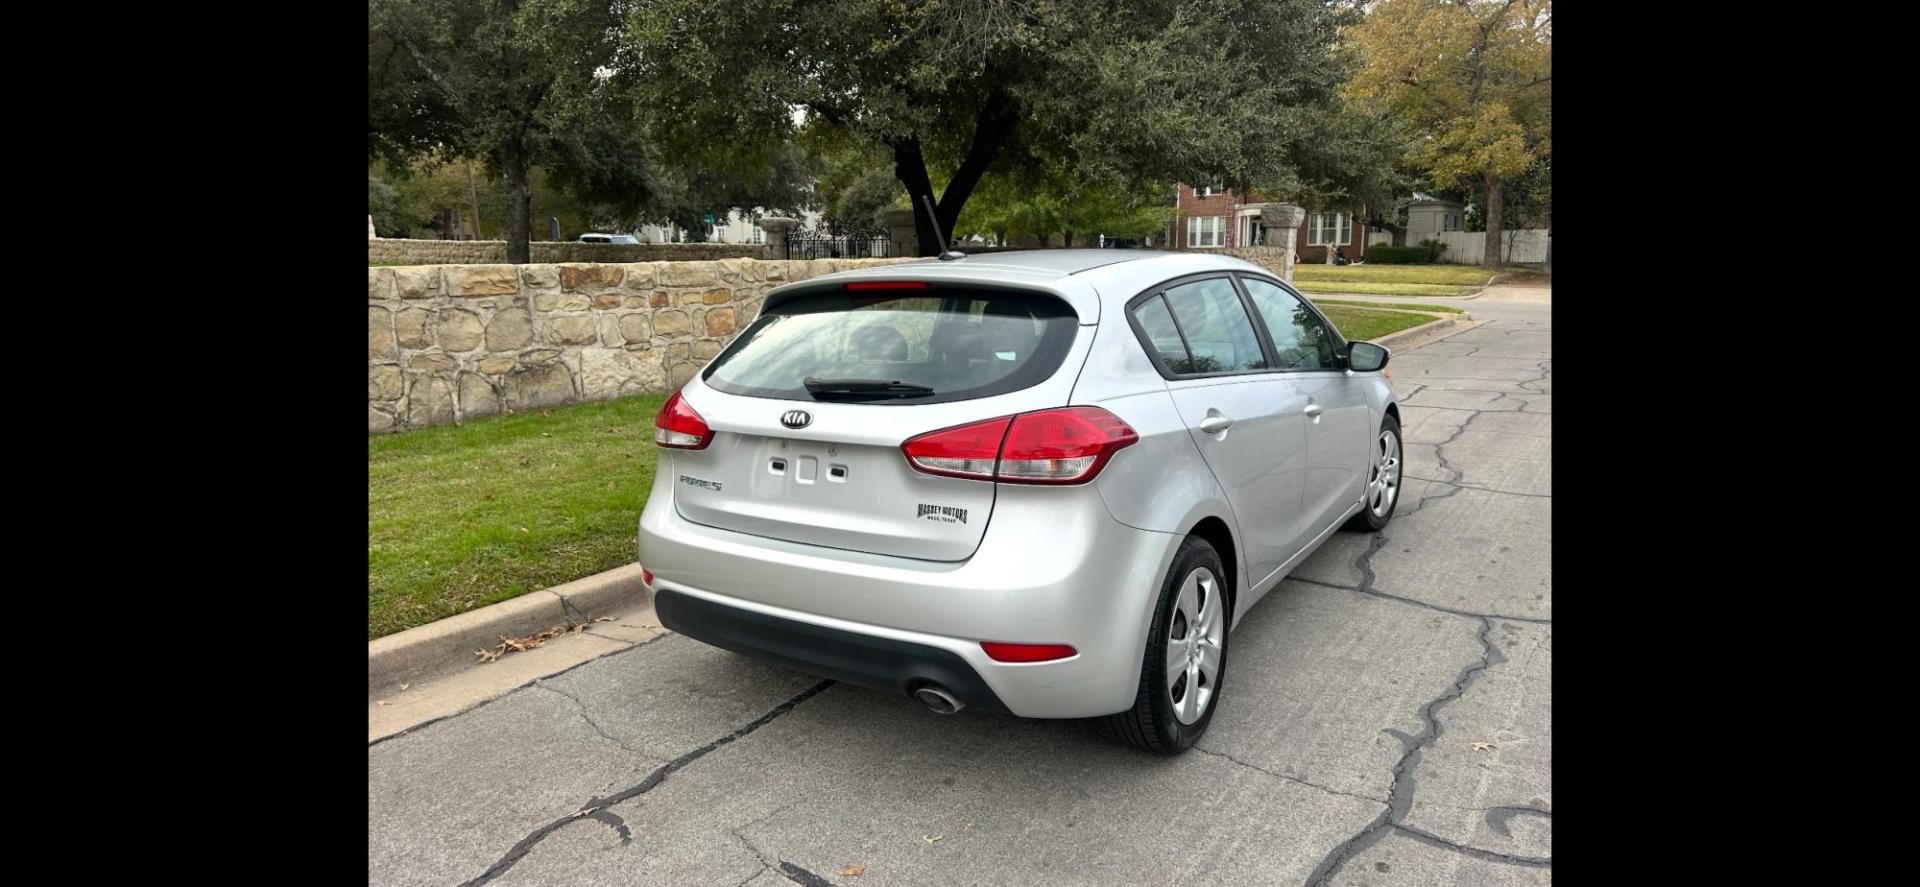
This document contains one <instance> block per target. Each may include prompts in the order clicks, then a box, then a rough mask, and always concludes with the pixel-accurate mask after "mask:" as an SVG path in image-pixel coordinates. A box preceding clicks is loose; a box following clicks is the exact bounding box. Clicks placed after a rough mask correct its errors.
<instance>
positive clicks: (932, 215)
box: [920, 194, 967, 262]
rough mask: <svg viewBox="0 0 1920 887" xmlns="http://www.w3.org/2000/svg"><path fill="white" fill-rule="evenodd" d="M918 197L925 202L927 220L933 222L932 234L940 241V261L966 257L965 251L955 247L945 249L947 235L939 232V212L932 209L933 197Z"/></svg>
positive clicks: (924, 195)
mask: <svg viewBox="0 0 1920 887" xmlns="http://www.w3.org/2000/svg"><path fill="white" fill-rule="evenodd" d="M920 199H921V200H922V201H923V202H925V204H926V207H927V220H928V221H930V222H932V223H933V236H934V238H935V239H937V240H939V241H940V261H942V262H951V261H953V260H954V259H964V258H966V257H967V254H966V253H963V252H961V251H959V250H957V249H947V236H946V235H945V234H942V233H940V214H939V213H936V212H934V211H933V198H932V197H931V196H929V195H926V194H922V195H920Z"/></svg>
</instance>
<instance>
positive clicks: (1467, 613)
mask: <svg viewBox="0 0 1920 887" xmlns="http://www.w3.org/2000/svg"><path fill="white" fill-rule="evenodd" d="M1286 581H1288V582H1303V583H1306V584H1307V585H1318V586H1320V587H1321V588H1335V589H1339V590H1340V591H1352V592H1358V593H1360V594H1365V595H1372V596H1373V597H1377V598H1385V599H1387V600H1390V601H1398V602H1400V603H1403V604H1412V605H1413V606H1416V607H1424V608H1426V609H1428V610H1432V611H1434V612H1436V613H1445V614H1447V615H1449V616H1462V617H1465V618H1468V619H1498V620H1500V621H1502V622H1525V623H1527V624H1529V625H1552V624H1553V620H1552V619H1539V618H1536V617H1533V616H1507V615H1504V614H1501V613H1475V612H1473V611H1472V610H1456V609H1454V608H1452V607H1443V606H1441V605H1439V604H1429V603H1427V602H1426V601H1422V600H1415V599H1413V598H1410V597H1401V596H1400V595H1397V594H1389V593H1387V592H1384V591H1381V590H1379V589H1377V588H1360V587H1357V586H1353V585H1339V584H1335V583H1332V582H1322V581H1320V580H1319V579H1308V578H1306V577H1303V576H1288V577H1287V580H1286Z"/></svg>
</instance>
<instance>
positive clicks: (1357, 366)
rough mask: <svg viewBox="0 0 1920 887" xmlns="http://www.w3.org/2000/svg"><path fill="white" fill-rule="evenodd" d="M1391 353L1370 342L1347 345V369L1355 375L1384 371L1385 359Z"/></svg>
mask: <svg viewBox="0 0 1920 887" xmlns="http://www.w3.org/2000/svg"><path fill="white" fill-rule="evenodd" d="M1390 356H1392V352H1390V351H1388V350H1387V349H1386V348H1384V347H1382V346H1380V345H1375V344H1373V343H1372V342H1349V343H1347V368H1348V369H1351V370H1353V371H1354V372H1356V373H1371V372H1374V371H1375V370H1382V369H1386V366H1387V358H1388V357H1390Z"/></svg>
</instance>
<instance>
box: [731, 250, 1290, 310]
mask: <svg viewBox="0 0 1920 887" xmlns="http://www.w3.org/2000/svg"><path fill="white" fill-rule="evenodd" d="M1206 271H1252V272H1257V273H1260V274H1269V272H1268V271H1267V270H1266V269H1265V268H1262V267H1260V266H1259V265H1255V264H1254V263H1252V262H1249V261H1246V260H1244V259H1239V258H1235V257H1233V256H1228V255H1222V254H1220V253H1215V252H1202V251H1199V250H1183V251H1167V250H1142V249H1044V250H1016V251H1011V252H997V253H982V254H980V255H972V256H967V257H965V258H960V259H951V260H943V259H927V260H925V261H920V262H901V263H899V264H894V265H876V266H872V267H868V268H858V269H855V270H852V271H841V272H837V273H834V274H825V275H821V276H819V277H813V278H808V279H807V280H803V281H797V282H794V283H790V284H787V285H785V286H782V287H778V288H776V289H774V290H773V291H772V292H769V293H768V294H767V298H768V301H779V300H780V299H781V298H782V297H784V296H787V295H788V294H797V293H799V292H803V291H811V290H814V289H819V288H831V287H833V286H836V285H838V284H841V283H845V282H847V281H857V280H871V279H876V278H878V279H886V280H925V281H929V282H940V281H949V282H953V283H961V282H967V283H981V284H990V285H997V286H1010V287H1014V288H1017V289H1036V290H1042V291H1045V292H1050V293H1053V294H1055V295H1058V296H1060V297H1062V298H1064V299H1066V300H1067V302H1068V303H1069V304H1071V305H1072V306H1073V308H1074V312H1075V313H1076V314H1079V315H1080V317H1081V319H1082V320H1083V321H1084V322H1087V323H1097V322H1099V318H1100V315H1101V313H1102V311H1101V308H1102V303H1104V302H1115V303H1116V305H1115V308H1116V310H1117V308H1118V305H1119V304H1123V303H1125V302H1126V300H1128V299H1131V298H1133V297H1134V296H1136V295H1138V294H1139V293H1140V292H1141V290H1143V289H1146V288H1148V287H1151V286H1153V285H1155V284H1157V283H1161V282H1163V281H1167V280H1171V279H1173V278H1176V277H1183V276H1185V275H1188V274H1199V273H1202V272H1206Z"/></svg>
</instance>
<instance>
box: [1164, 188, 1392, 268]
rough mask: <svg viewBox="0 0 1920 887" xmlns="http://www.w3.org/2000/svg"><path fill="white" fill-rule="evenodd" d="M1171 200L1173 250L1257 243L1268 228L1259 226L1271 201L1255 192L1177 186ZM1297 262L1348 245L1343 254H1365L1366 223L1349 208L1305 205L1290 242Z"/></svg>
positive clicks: (1356, 257) (1316, 259) (1322, 257)
mask: <svg viewBox="0 0 1920 887" xmlns="http://www.w3.org/2000/svg"><path fill="white" fill-rule="evenodd" d="M1178 187H1179V191H1178V194H1177V197H1176V200H1175V205H1176V207H1177V208H1178V210H1179V220H1178V221H1177V222H1175V223H1174V232H1173V248H1174V249H1218V248H1221V247H1227V246H1259V245H1261V244H1264V243H1270V242H1274V241H1272V240H1270V237H1271V232H1269V231H1267V230H1266V227H1265V226H1264V225H1262V224H1260V213H1261V210H1262V209H1264V208H1266V207H1267V206H1268V205H1270V202H1269V201H1267V200H1266V199H1265V198H1263V197H1261V196H1260V195H1259V194H1250V195H1241V194H1235V193H1233V192H1232V191H1229V190H1227V189H1225V188H1220V187H1209V186H1206V185H1202V186H1199V187H1198V188H1196V187H1194V186H1192V185H1184V184H1183V185H1180V186H1178ZM1293 244H1294V249H1295V250H1297V251H1298V253H1299V261H1300V262H1302V263H1309V264H1319V263H1323V262H1325V261H1326V260H1327V250H1329V249H1331V248H1333V247H1335V246H1345V247H1346V248H1347V258H1349V259H1352V260H1353V261H1356V262H1357V261H1360V258H1361V257H1362V256H1364V255H1366V252H1367V225H1366V222H1365V221H1364V220H1361V219H1356V218H1355V217H1354V214H1353V213H1352V212H1351V211H1341V210H1325V211H1322V210H1317V209H1314V208H1311V207H1309V208H1308V210H1307V219H1306V221H1304V222H1302V223H1300V228H1299V230H1298V231H1297V232H1296V236H1295V238H1294V241H1293Z"/></svg>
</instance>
